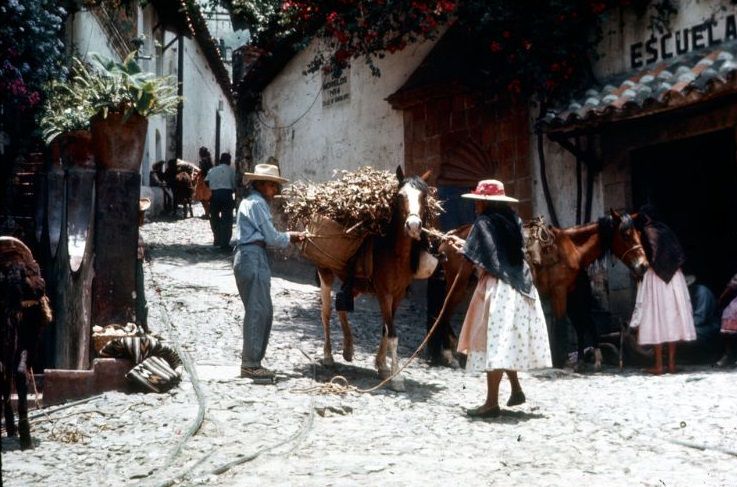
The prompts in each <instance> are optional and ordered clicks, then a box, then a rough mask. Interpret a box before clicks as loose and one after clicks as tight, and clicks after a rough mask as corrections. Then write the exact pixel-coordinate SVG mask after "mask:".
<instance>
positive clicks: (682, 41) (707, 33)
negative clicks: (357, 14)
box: [630, 14, 737, 68]
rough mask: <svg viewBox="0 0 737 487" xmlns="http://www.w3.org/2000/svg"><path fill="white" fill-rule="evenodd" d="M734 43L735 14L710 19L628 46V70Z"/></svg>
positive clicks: (736, 28)
mask: <svg viewBox="0 0 737 487" xmlns="http://www.w3.org/2000/svg"><path fill="white" fill-rule="evenodd" d="M735 39H737V18H735V14H731V15H727V16H725V17H722V18H720V19H717V18H713V19H709V20H707V21H705V22H701V23H699V24H696V25H693V26H689V27H685V28H683V29H679V30H676V31H675V32H672V31H668V32H666V33H664V34H661V35H659V36H656V35H653V36H651V37H650V38H649V39H648V40H646V41H640V42H635V43H633V44H631V45H630V67H631V68H641V67H642V66H645V65H646V64H652V63H655V62H658V61H665V60H668V59H670V58H672V57H675V56H680V55H681V54H686V53H687V52H691V51H696V50H698V49H703V48H706V47H712V46H717V45H719V44H722V43H723V42H728V41H732V40H735Z"/></svg>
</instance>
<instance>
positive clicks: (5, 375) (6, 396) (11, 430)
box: [0, 368, 16, 436]
mask: <svg viewBox="0 0 737 487" xmlns="http://www.w3.org/2000/svg"><path fill="white" fill-rule="evenodd" d="M12 381H13V373H12V372H11V371H10V370H8V369H7V368H6V369H5V370H3V372H2V384H0V387H2V397H3V413H4V414H5V432H6V433H7V435H8V436H15V435H16V429H15V418H14V417H13V406H12V404H11V403H10V388H11V384H12Z"/></svg>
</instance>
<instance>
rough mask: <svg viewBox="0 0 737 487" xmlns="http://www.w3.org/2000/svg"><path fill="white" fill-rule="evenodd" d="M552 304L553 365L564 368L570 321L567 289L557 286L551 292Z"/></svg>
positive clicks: (551, 346)
mask: <svg viewBox="0 0 737 487" xmlns="http://www.w3.org/2000/svg"><path fill="white" fill-rule="evenodd" d="M550 304H551V306H552V308H553V329H552V330H551V332H552V333H550V337H549V338H550V350H551V353H552V356H553V366H554V367H556V368H559V369H562V368H563V367H564V366H565V364H566V360H567V358H568V357H567V353H568V351H567V343H566V341H567V340H566V339H567V336H568V323H567V320H566V289H565V288H564V287H560V286H559V287H555V288H553V289H551V292H550Z"/></svg>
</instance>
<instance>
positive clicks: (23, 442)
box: [20, 436, 33, 450]
mask: <svg viewBox="0 0 737 487" xmlns="http://www.w3.org/2000/svg"><path fill="white" fill-rule="evenodd" d="M31 448H33V441H32V440H31V437H30V436H29V437H28V438H26V437H24V436H21V437H20V449H21V450H30V449H31Z"/></svg>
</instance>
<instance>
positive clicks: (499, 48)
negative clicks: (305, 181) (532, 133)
mask: <svg viewBox="0 0 737 487" xmlns="http://www.w3.org/2000/svg"><path fill="white" fill-rule="evenodd" d="M230 3H231V8H232V10H233V12H234V13H235V14H236V15H240V16H241V17H242V18H244V19H245V20H246V21H247V22H248V23H249V25H251V31H252V35H253V40H254V44H256V45H257V46H259V47H262V48H266V49H267V50H268V48H269V47H270V46H272V45H274V44H276V43H278V42H280V41H283V40H285V39H288V40H292V41H293V42H296V43H298V44H299V45H298V47H303V46H304V45H306V44H307V43H308V42H310V41H311V40H313V39H314V38H319V39H321V40H322V45H323V46H325V48H324V49H321V50H319V52H318V53H317V54H316V56H315V57H314V58H313V59H312V61H311V63H310V64H309V66H308V69H307V71H308V72H314V71H317V70H323V71H325V72H334V73H338V72H340V71H341V70H343V69H344V68H346V67H347V66H348V65H350V63H351V62H354V61H355V60H357V59H363V60H364V61H365V62H366V63H367V64H368V66H369V67H370V68H371V70H372V72H373V73H374V74H375V75H380V71H379V69H378V67H377V63H376V61H377V59H381V58H383V57H385V56H386V55H387V54H391V53H394V52H397V51H401V50H402V49H404V48H405V47H407V46H408V45H409V44H411V43H413V42H416V41H421V40H425V39H434V38H436V37H437V36H439V35H440V34H441V33H442V32H443V29H445V28H454V29H458V30H459V31H460V32H461V33H462V34H463V35H464V36H465V38H466V40H467V44H468V46H469V48H470V49H479V50H481V51H482V52H483V56H481V57H480V58H479V59H480V65H479V66H478V70H479V72H480V73H481V75H482V77H483V78H484V80H483V81H484V85H485V86H486V87H487V88H489V89H491V90H499V89H504V90H507V91H509V92H511V93H513V94H530V93H538V94H541V95H543V96H545V97H551V96H553V97H554V96H555V95H557V94H559V93H561V92H563V91H566V90H568V89H570V88H571V87H572V86H575V85H577V84H580V83H581V82H582V81H583V80H585V79H586V78H587V77H588V76H589V74H590V73H589V69H590V68H589V61H590V59H591V58H592V56H595V47H596V45H597V43H598V42H599V40H600V39H601V36H602V32H601V29H602V25H603V21H604V19H605V18H606V16H607V15H611V14H612V12H613V11H615V10H616V9H618V8H622V7H632V8H635V9H637V10H638V11H639V12H640V13H641V14H645V13H648V14H650V15H652V16H653V18H657V19H660V21H661V22H664V21H667V17H668V16H669V15H670V14H671V13H673V12H674V11H675V8H674V6H673V0H655V1H648V0H544V1H540V0H232V2H230ZM653 25H655V24H653Z"/></svg>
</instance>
